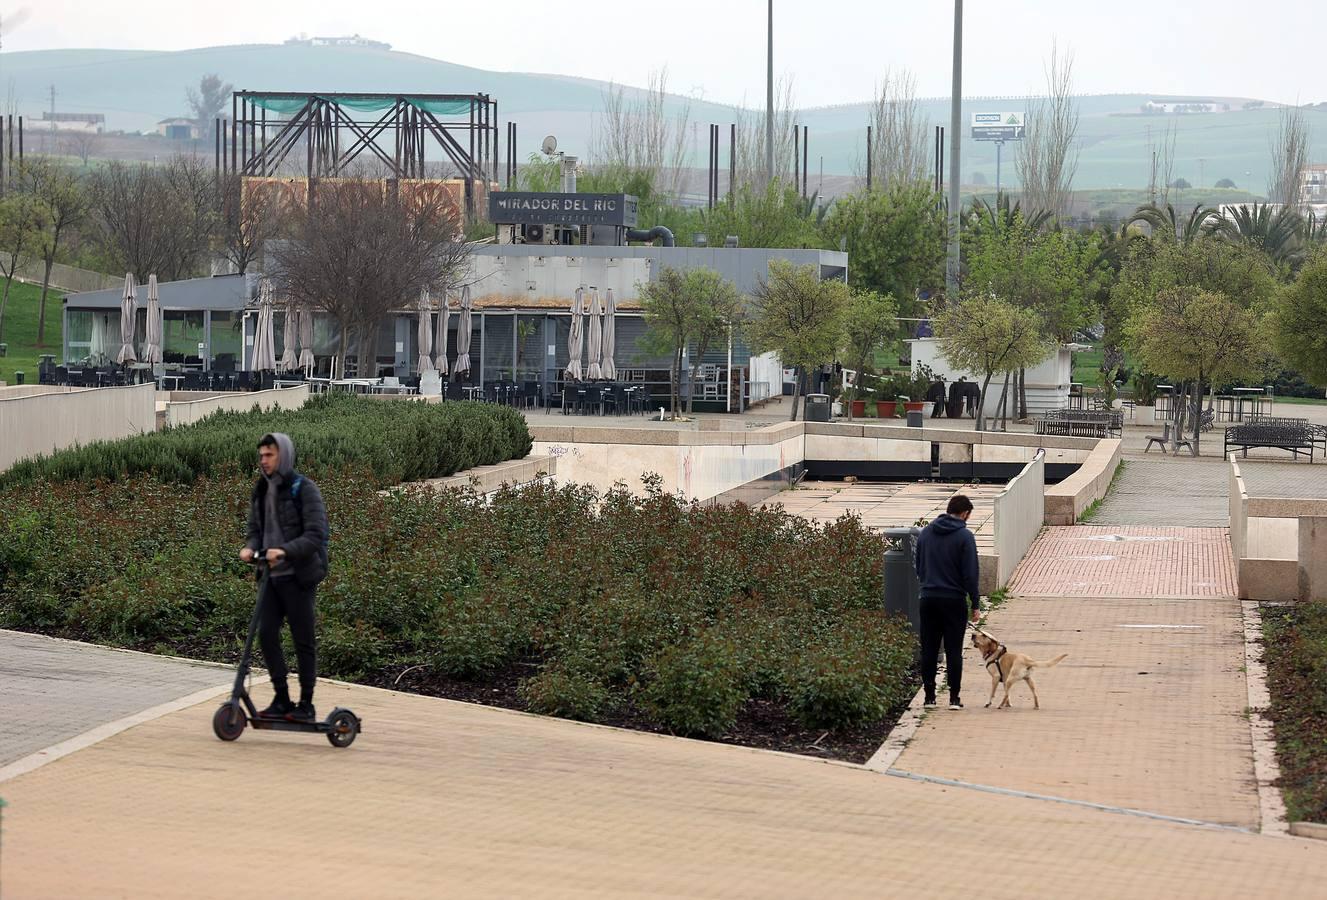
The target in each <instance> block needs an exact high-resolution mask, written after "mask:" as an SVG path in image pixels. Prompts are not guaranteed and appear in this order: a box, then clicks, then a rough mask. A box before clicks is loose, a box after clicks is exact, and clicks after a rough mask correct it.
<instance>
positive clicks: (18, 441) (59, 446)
mask: <svg viewBox="0 0 1327 900" xmlns="http://www.w3.org/2000/svg"><path fill="white" fill-rule="evenodd" d="M33 387H38V385H33ZM155 394H156V387H155V385H151V384H140V385H135V386H133V387H112V388H84V389H69V388H66V389H63V390H60V389H55V390H47V391H44V392H41V393H36V394H29V395H27V396H17V397H10V396H8V395H5V396H0V435H3V436H4V437H3V440H0V471H4V470H5V469H8V468H9V467H10V466H12V465H13V464H14V463H16V462H18V461H19V460H21V459H27V458H28V457H32V456H44V455H46V454H49V453H53V452H55V451H56V450H64V449H66V448H68V447H73V446H76V445H82V444H90V443H92V442H93V441H113V440H118V439H120V438H126V437H129V436H130V435H134V434H141V433H143V432H146V431H153V430H155V428H156V422H157V418H156V412H157V411H156V402H155Z"/></svg>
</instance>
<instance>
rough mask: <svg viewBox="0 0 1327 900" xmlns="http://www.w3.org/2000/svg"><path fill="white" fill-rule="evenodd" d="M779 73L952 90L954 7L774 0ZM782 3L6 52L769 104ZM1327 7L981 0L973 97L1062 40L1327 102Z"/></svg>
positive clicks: (1299, 1)
mask: <svg viewBox="0 0 1327 900" xmlns="http://www.w3.org/2000/svg"><path fill="white" fill-rule="evenodd" d="M774 7H775V11H774V15H775V21H774V25H775V36H774V53H775V63H774V66H775V72H776V74H777V75H779V76H791V77H792V79H793V83H794V85H795V93H796V100H797V103H798V105H800V106H812V105H821V104H831V103H844V102H851V101H855V100H863V99H866V98H869V97H870V95H871V93H872V90H873V86H874V84H875V83H876V82H877V81H878V79H879V77H880V74H881V73H882V72H883V71H884V70H885V69H886V68H887V67H895V68H899V67H902V68H906V69H908V70H910V71H911V72H912V73H913V74H914V75H915V76H916V78H917V81H918V89H919V93H920V94H921V95H922V96H944V95H947V94H948V92H949V77H950V65H951V59H950V40H951V35H952V31H951V29H952V21H953V20H952V15H953V4H952V3H950V2H948V0H812V2H807V0H799V2H793V0H775V3H774ZM765 9H766V3H765V0H660V2H658V3H657V4H653V5H652V4H651V3H649V2H647V0H567V2H563V3H558V2H548V0H500V2H495V3H474V2H468V3H460V2H433V3H420V2H418V0H411V2H404V0H374V2H372V3H363V2H360V3H354V4H351V3H328V2H326V0H262V2H259V0H225V2H223V3H201V4H200V3H188V2H180V0H133V2H111V0H101V2H94V0H40V2H33V3H28V4H26V5H24V4H23V3H21V2H20V3H19V4H14V5H11V4H6V5H5V6H3V7H0V12H3V20H2V27H3V52H10V51H19V50H42V49H52V48H79V47H105V48H116V49H155V50H179V49H186V48H191V47H208V46H215V45H220V44H242V43H279V42H281V41H282V40H284V39H286V38H288V37H291V36H293V35H295V34H298V33H300V32H306V33H308V34H319V35H323V34H349V33H353V32H358V33H359V34H361V35H364V36H365V37H370V38H373V39H376V40H381V41H387V42H388V43H390V44H392V45H393V48H394V49H396V50H402V51H406V52H410V53H419V54H422V55H425V56H432V57H436V58H438V59H445V60H448V61H450V62H456V63H462V64H465V65H471V66H475V67H479V68H486V69H499V70H515V71H527V72H552V73H559V74H566V75H578V76H584V77H588V78H599V79H604V80H614V81H618V82H620V83H624V84H637V85H639V84H644V83H645V81H646V80H647V79H648V77H649V74H650V72H651V71H653V70H656V69H659V68H661V67H665V66H666V67H667V68H668V71H669V73H670V79H669V88H670V89H671V90H673V91H675V92H677V93H681V94H692V95H693V96H697V97H702V96H703V98H704V99H706V100H713V101H718V102H723V103H737V102H743V101H746V102H747V103H750V104H755V105H759V104H763V101H764V76H765ZM1321 9H1322V5H1321V0H1261V2H1256V3H1255V2H1234V0H1202V2H1199V0H1112V2H1109V3H1082V2H1071V0H1069V2H1067V0H1001V2H997V0H969V2H968V3H967V4H966V16H965V35H966V37H965V43H966V48H965V53H964V77H963V91H964V94H965V95H968V96H976V95H1003V94H1025V93H1029V92H1033V91H1036V90H1038V89H1039V88H1040V86H1041V85H1042V84H1043V83H1044V82H1043V74H1042V72H1043V70H1042V67H1043V63H1044V60H1045V58H1046V56H1047V55H1048V53H1049V50H1050V46H1051V42H1052V40H1057V41H1058V42H1059V44H1060V46H1062V47H1066V48H1069V49H1071V50H1072V52H1073V53H1074V57H1075V73H1076V78H1075V85H1076V88H1077V90H1078V92H1080V93H1114V92H1140V93H1175V94H1221V95H1228V96H1239V97H1257V98H1261V99H1267V100H1275V101H1282V102H1296V101H1299V102H1309V101H1315V102H1316V101H1321V100H1327V83H1324V79H1322V78H1321V76H1320V74H1319V73H1320V71H1321V62H1322V50H1321V47H1322V44H1321V41H1322V36H1323V30H1322V28H1323V25H1322V22H1323V19H1322V13H1321Z"/></svg>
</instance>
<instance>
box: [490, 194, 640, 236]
mask: <svg viewBox="0 0 1327 900" xmlns="http://www.w3.org/2000/svg"><path fill="white" fill-rule="evenodd" d="M636 203H637V201H636V198H635V197H633V196H631V195H630V194H552V193H542V192H535V191H497V192H494V193H492V194H489V195H488V219H489V221H490V222H493V223H494V224H497V225H617V226H619V227H623V226H625V227H627V228H634V227H635V226H636Z"/></svg>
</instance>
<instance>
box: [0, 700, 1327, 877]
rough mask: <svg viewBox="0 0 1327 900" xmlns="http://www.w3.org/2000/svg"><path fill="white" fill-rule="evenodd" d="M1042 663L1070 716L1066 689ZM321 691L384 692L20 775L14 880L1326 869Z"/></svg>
mask: <svg viewBox="0 0 1327 900" xmlns="http://www.w3.org/2000/svg"><path fill="white" fill-rule="evenodd" d="M1046 682H1047V687H1046V694H1047V701H1048V707H1049V708H1048V710H1047V711H1046V712H1047V715H1048V717H1047V719H1046V720H1045V721H1050V716H1053V715H1054V713H1052V712H1051V711H1050V710H1051V709H1056V708H1063V705H1064V704H1065V702H1066V696H1067V692H1066V691H1065V689H1064V685H1062V684H1060V683H1058V682H1055V683H1054V685H1055V686H1054V687H1052V683H1053V682H1052V679H1050V678H1047V679H1046ZM319 700H320V705H322V704H342V705H347V706H351V707H353V708H354V709H355V710H356V711H357V712H359V713H360V714H361V715H362V716H363V717H364V720H365V729H366V730H365V732H364V734H363V735H361V736H360V738H359V740H358V741H357V742H356V743H355V745H354V746H353V747H351V748H350V749H349V750H344V751H341V750H334V749H332V748H331V747H329V746H327V745H326V743H325V742H324V741H323V740H321V739H308V738H305V737H304V736H302V735H280V734H255V733H253V732H246V733H245V734H244V735H243V736H242V737H241V738H240V739H239V740H238V741H237V742H235V743H233V744H223V743H220V742H219V741H217V740H216V739H215V738H214V737H212V735H211V733H210V727H209V717H210V715H211V713H212V709H213V704H212V703H205V704H199V705H198V706H195V707H192V708H189V709H186V710H183V711H180V712H177V713H173V714H170V715H167V716H165V717H162V718H160V719H157V720H155V721H153V722H150V723H147V724H143V725H139V726H138V727H135V728H132V729H130V730H128V731H126V732H123V733H122V734H119V735H117V736H115V737H112V738H110V739H108V740H106V741H104V742H102V743H100V744H97V745H96V746H93V747H90V748H88V749H86V750H83V751H80V752H78V753H76V754H73V755H71V756H68V757H65V758H64V759H60V760H57V761H56V762H53V763H51V764H49V765H47V766H45V767H43V768H41V769H38V770H36V771H34V772H31V773H29V774H27V775H23V776H20V777H19V778H16V779H13V780H11V781H8V782H5V783H3V784H0V791H2V792H3V794H4V796H5V798H6V799H7V800H8V801H9V803H10V806H9V808H8V809H6V810H5V819H4V824H5V835H4V853H5V859H4V863H5V864H4V869H3V872H4V879H5V881H4V887H5V896H6V897H14V898H27V897H84V896H88V897H91V896H97V897H100V896H112V895H113V896H133V897H149V898H150V897H179V896H191V897H231V896H234V894H235V892H236V889H237V886H238V885H243V884H246V883H249V882H251V881H252V880H253V876H252V875H251V874H246V873H253V872H265V873H268V874H267V875H265V876H264V877H265V878H266V879H267V881H268V882H270V883H271V885H272V886H274V887H275V888H276V889H277V890H281V889H285V890H287V891H288V892H293V893H296V894H304V893H317V892H328V891H331V892H334V893H336V894H338V895H340V896H349V897H368V896H373V897H404V896H454V897H467V898H468V897H512V896H539V897H570V896H576V897H605V898H610V897H611V898H617V897H634V896H641V897H644V896H651V897H660V896H674V897H683V896H685V897H724V898H728V897H753V898H754V897H759V898H768V897H797V898H803V897H872V898H878V897H915V896H919V895H925V896H959V895H963V896H968V895H972V896H977V895H979V896H982V897H987V898H1019V900H1021V898H1024V897H1028V896H1060V897H1065V896H1073V897H1119V896H1121V895H1127V896H1130V897H1136V898H1146V897H1165V898H1169V897H1175V896H1181V895H1188V896H1204V897H1253V896H1266V897H1278V896H1280V897H1285V896H1306V895H1307V893H1308V892H1309V891H1311V890H1314V889H1316V888H1317V886H1320V885H1321V884H1323V883H1324V880H1325V879H1327V844H1323V843H1318V842H1312V841H1308V840H1303V839H1297V838H1273V837H1268V836H1262V835H1256V834H1248V833H1241V832H1237V831H1230V830H1219V829H1208V828H1200V827H1194V826H1187V825H1178V824H1172V823H1167V822H1161V821H1155V820H1144V819H1138V818H1133V817H1128V816H1123V815H1116V814H1111V813H1107V812H1101V811H1097V810H1091V809H1084V808H1079V807H1073V806H1066V805H1063V804H1058V803H1052V802H1047V801H1041V800H1031V799H1023V798H1018V797H1008V796H999V795H995V794H991V793H984V792H981V791H977V790H971V789H963V788H954V787H946V786H943V785H937V784H924V783H917V782H914V781H910V780H907V779H904V778H899V777H891V776H888V775H882V774H878V773H874V772H871V771H868V770H865V769H863V768H860V767H855V766H849V765H842V764H827V763H823V762H820V761H816V760H808V759H804V758H796V757H790V756H785V755H782V754H773V753H765V752H760V751H752V750H746V749H742V748H734V747H728V746H722V745H717V744H708V743H703V742H697V741H686V740H680V739H675V738H669V737H661V736H657V735H648V734H640V733H632V732H623V731H617V730H612V729H602V728H595V727H593V726H584V725H577V724H575V723H571V722H563V721H557V720H551V719H541V718H536V717H533V716H526V715H522V714H519V713H512V712H508V711H505V710H497V709H491V708H486V707H479V706H473V705H467V704H461V703H453V702H449V701H444V700H436V699H431V698H425V697H417V696H410V695H402V694H393V693H389V692H385V691H376V690H372V689H367V688H353V687H346V686H341V685H334V684H324V685H323V686H322V687H320V689H319ZM1019 717H1022V718H1025V719H1028V720H1031V718H1032V717H1031V715H1030V714H1028V715H1026V716H1025V715H1024V713H1023V711H1021V710H1018V711H1015V712H1014V713H1011V714H1008V715H1006V716H1004V717H1003V719H999V718H996V716H995V714H993V713H992V714H990V715H982V714H981V713H980V712H973V713H972V715H971V721H972V722H978V721H981V722H984V723H989V725H988V728H987V729H986V730H985V731H984V732H983V733H982V734H981V735H980V736H979V737H978V738H977V739H975V740H974V741H973V742H972V743H971V744H970V745H968V746H965V747H964V748H963V749H962V753H963V755H964V756H967V757H972V758H981V757H993V756H1011V755H1017V754H1023V753H1027V752H1028V747H1029V741H1028V740H1027V737H1026V733H1024V734H1022V735H1020V736H1021V737H1022V738H1023V740H1022V741H1021V742H1020V741H1018V740H1016V739H1015V738H1011V737H1010V735H1009V733H1008V732H1004V733H1002V732H1001V731H999V730H995V729H997V728H999V727H1000V726H999V725H998V724H997V723H1000V722H1005V723H1013V722H1016V721H1017V720H1018V719H1019ZM948 721H951V722H953V721H957V718H956V717H950V718H949V719H948ZM1004 727H1010V726H1008V725H1006V726H1004ZM1016 734H1017V733H1016ZM1076 749H1082V748H1081V747H1080V748H1076ZM314 886H317V887H314Z"/></svg>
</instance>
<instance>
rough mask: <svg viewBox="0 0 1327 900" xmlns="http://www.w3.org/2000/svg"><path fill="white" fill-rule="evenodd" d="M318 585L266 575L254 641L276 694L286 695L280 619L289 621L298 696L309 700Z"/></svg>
mask: <svg viewBox="0 0 1327 900" xmlns="http://www.w3.org/2000/svg"><path fill="white" fill-rule="evenodd" d="M317 591H318V588H317V586H316V585H315V586H314V587H309V588H303V587H300V585H299V582H297V581H296V580H295V579H294V577H288V578H269V579H268V581H267V589H266V591H265V592H264V596H263V611H262V615H260V616H259V617H258V644H259V646H261V647H262V648H263V658H264V659H265V660H267V671H268V673H269V674H270V675H271V676H272V688H273V689H274V690H275V691H276V693H277V695H278V696H288V695H289V694H288V691H289V688H288V687H287V686H286V674H287V669H286V656H285V654H284V653H283V652H282V650H281V623H282V622H283V621H288V622H290V636H291V637H292V638H293V639H294V641H295V661H296V664H297V665H298V667H299V686H300V700H302V701H305V702H310V701H312V700H313V686H314V684H315V683H316V682H317V679H318V656H317V651H316V649H315V644H314V618H313V606H314V599H315V596H316V594H317Z"/></svg>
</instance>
